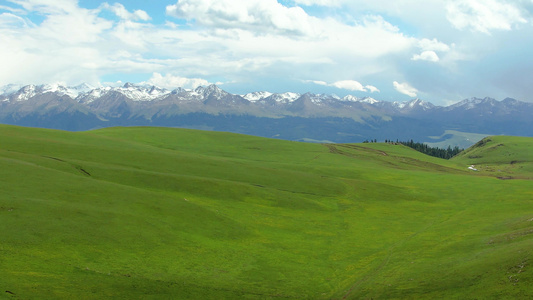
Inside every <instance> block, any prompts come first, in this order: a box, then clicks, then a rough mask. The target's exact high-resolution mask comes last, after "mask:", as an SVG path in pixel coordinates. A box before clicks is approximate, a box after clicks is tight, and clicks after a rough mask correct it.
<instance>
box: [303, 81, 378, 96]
mask: <svg viewBox="0 0 533 300" xmlns="http://www.w3.org/2000/svg"><path fill="white" fill-rule="evenodd" d="M304 82H312V83H314V84H318V85H323V86H332V87H336V88H338V89H343V90H349V91H359V92H370V93H374V92H379V89H378V88H377V87H375V86H373V85H366V86H363V85H362V84H361V83H360V82H359V81H355V80H339V81H336V82H333V83H327V82H325V81H321V80H304Z"/></svg>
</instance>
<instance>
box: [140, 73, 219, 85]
mask: <svg viewBox="0 0 533 300" xmlns="http://www.w3.org/2000/svg"><path fill="white" fill-rule="evenodd" d="M146 83H148V84H151V85H155V86H158V87H161V88H166V89H176V88H178V87H181V88H184V89H194V88H196V87H198V86H201V85H209V82H208V81H207V80H205V79H201V78H186V77H180V76H174V75H172V74H165V76H163V75H161V74H160V73H157V72H155V73H153V74H152V77H151V78H150V79H149V80H148V81H147V82H146Z"/></svg>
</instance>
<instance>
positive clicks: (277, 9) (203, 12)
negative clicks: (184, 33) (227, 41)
mask: <svg viewBox="0 0 533 300" xmlns="http://www.w3.org/2000/svg"><path fill="white" fill-rule="evenodd" d="M166 12H167V14H168V15H170V16H173V17H176V18H180V19H186V20H189V21H194V22H195V23H196V24H201V25H203V26H208V27H216V28H226V29H243V30H250V31H253V32H256V33H258V34H265V33H283V34H293V35H294V34H297V35H307V34H311V33H314V31H315V30H317V29H318V28H313V27H314V23H315V22H314V20H313V19H314V18H313V17H311V16H309V15H308V14H307V13H305V11H304V10H303V9H302V8H300V7H286V6H284V5H282V4H280V3H278V2H277V1H276V0H180V1H178V2H177V3H176V4H174V5H169V6H167V7H166Z"/></svg>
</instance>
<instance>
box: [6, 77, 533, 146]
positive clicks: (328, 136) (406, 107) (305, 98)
mask: <svg viewBox="0 0 533 300" xmlns="http://www.w3.org/2000/svg"><path fill="white" fill-rule="evenodd" d="M532 115H533V103H528V102H522V101H518V100H515V99H511V98H506V99H504V100H502V101H497V100H495V99H492V98H484V99H479V98H471V99H466V100H463V101H460V102H458V103H456V104H453V105H450V106H447V107H442V106H435V105H433V104H431V103H429V102H426V101H422V100H420V99H414V100H411V101H407V102H387V101H378V100H375V99H373V98H369V97H365V98H357V97H354V96H351V95H348V96H346V97H344V98H340V97H337V96H334V95H326V94H311V93H306V94H297V93H282V94H273V93H269V92H255V93H249V94H246V95H234V94H230V93H228V92H226V91H224V90H222V89H220V88H219V87H217V86H216V85H210V86H207V87H198V88H196V89H194V90H185V89H182V88H178V89H175V90H166V89H161V88H158V87H156V86H147V85H135V84H131V83H127V84H125V85H124V86H122V87H99V88H93V87H91V86H89V85H87V84H82V85H79V86H76V87H66V86H61V85H39V86H36V85H27V86H23V87H21V86H15V85H8V86H5V87H3V88H0V122H1V123H5V124H12V125H21V126H31V127H44V128H53V129H63V130H69V131H80V130H89V129H95V128H102V127H111V126H148V125H149V126H167V127H184V128H196V129H207V130H216V131H229V132H235V133H244V134H251V135H257V136H264V137H275V138H281V139H287V140H300V141H320V142H337V143H345V142H362V141H364V140H367V139H377V140H384V139H392V140H395V139H399V140H406V139H415V140H417V141H421V142H433V143H435V142H439V141H440V142H442V141H446V140H450V141H451V139H450V137H451V136H452V135H453V132H455V133H457V132H460V133H480V134H486V135H489V134H490V135H501V134H503V135H515V136H533V118H531V116H532ZM451 132H452V133H451ZM476 141H477V140H471V141H466V144H464V142H465V141H463V144H461V145H460V146H463V147H464V146H469V144H473V143H474V142H476ZM449 144H451V145H452V146H455V145H458V142H457V141H455V144H454V143H453V142H450V143H449Z"/></svg>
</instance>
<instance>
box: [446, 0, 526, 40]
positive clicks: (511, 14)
mask: <svg viewBox="0 0 533 300" xmlns="http://www.w3.org/2000/svg"><path fill="white" fill-rule="evenodd" d="M517 4H518V1H517V2H511V1H498V0H455V1H451V2H449V3H448V4H447V5H446V12H447V13H446V16H447V18H448V20H449V21H450V23H452V25H453V26H454V27H455V28H457V29H465V28H469V29H470V30H472V31H479V32H483V33H487V34H489V33H490V31H491V30H511V29H512V27H513V26H515V25H518V24H523V23H527V20H526V19H525V18H524V16H523V15H522V11H521V9H520V7H519V6H518V5H517Z"/></svg>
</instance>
